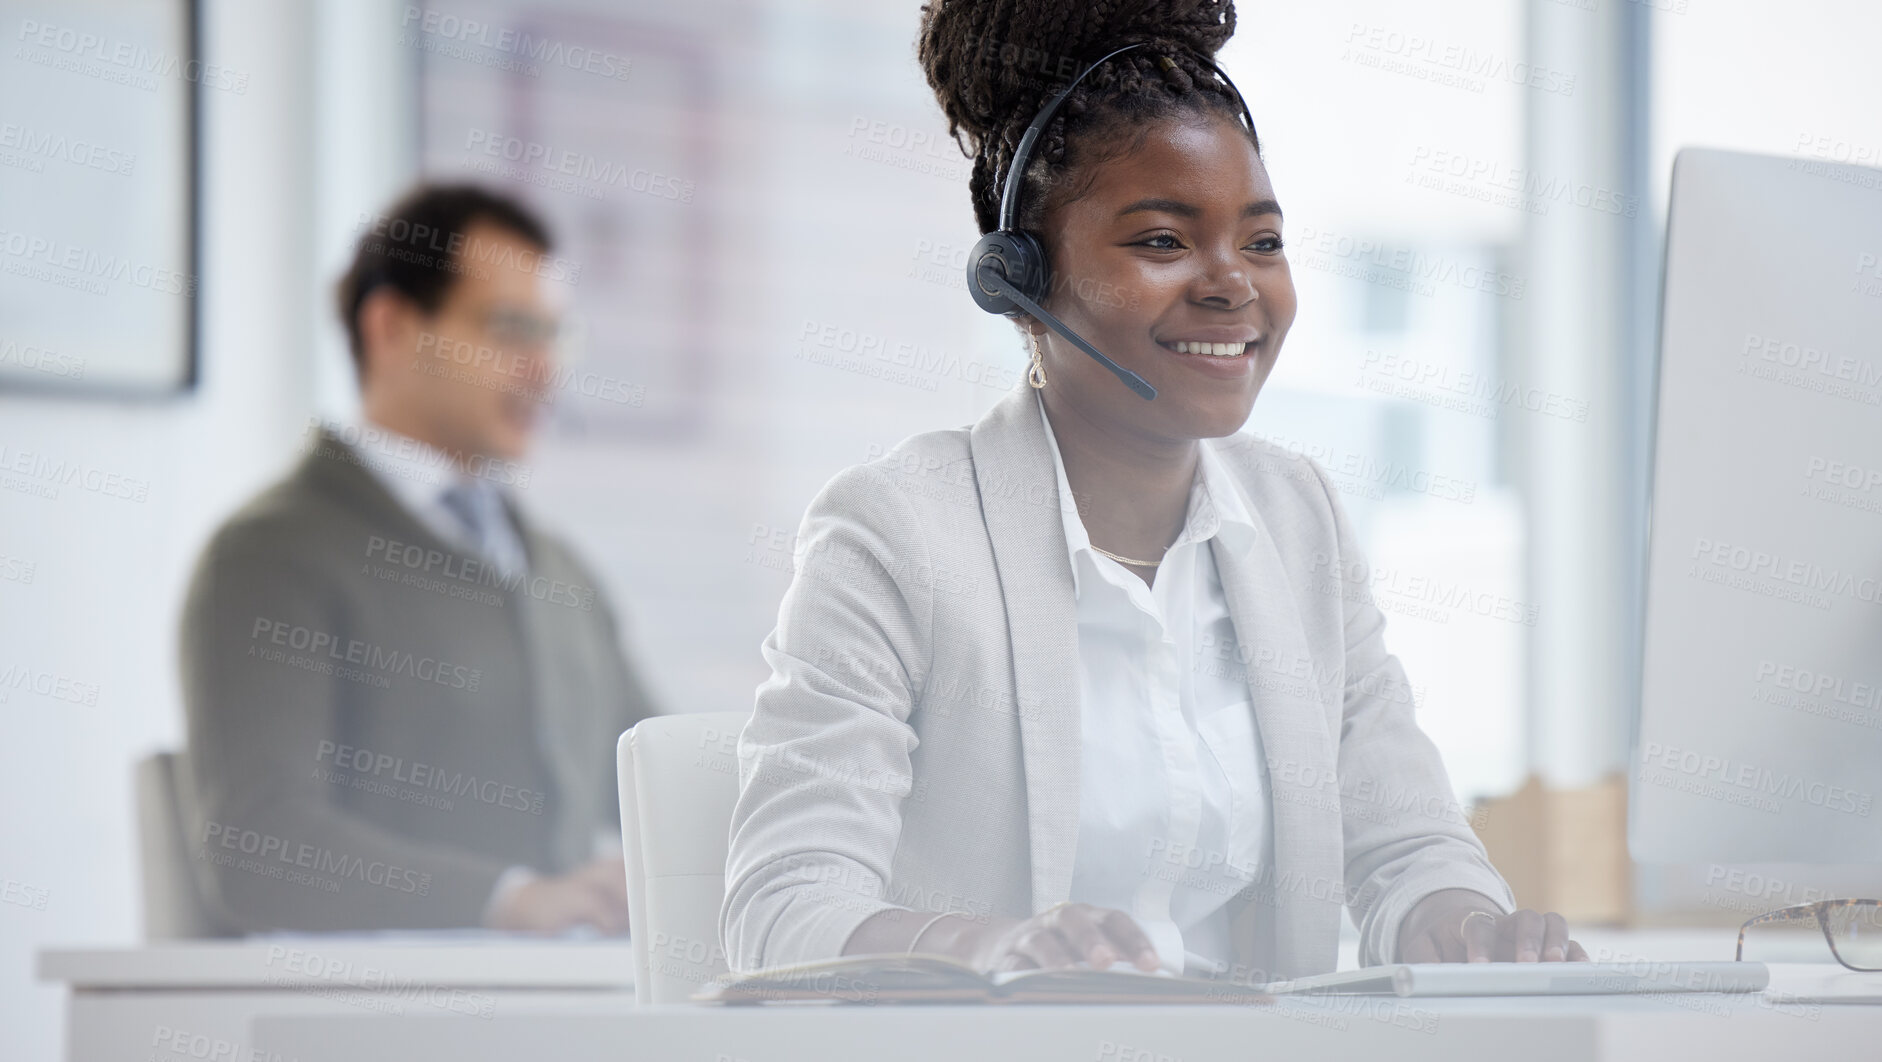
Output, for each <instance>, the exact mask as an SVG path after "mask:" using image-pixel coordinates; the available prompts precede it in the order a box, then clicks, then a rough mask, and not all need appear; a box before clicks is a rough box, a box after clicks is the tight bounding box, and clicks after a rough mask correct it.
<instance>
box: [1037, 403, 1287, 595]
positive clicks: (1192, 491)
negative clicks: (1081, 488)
mask: <svg viewBox="0 0 1882 1062" xmlns="http://www.w3.org/2000/svg"><path fill="white" fill-rule="evenodd" d="M1035 400H1036V401H1037V403H1038V406H1039V422H1040V424H1042V425H1044V427H1045V431H1046V449H1047V450H1050V451H1051V452H1052V468H1053V471H1054V472H1055V473H1056V474H1057V476H1058V486H1059V520H1060V523H1061V525H1062V526H1063V528H1064V530H1065V552H1066V556H1067V557H1068V558H1069V559H1070V560H1071V562H1072V594H1073V596H1074V597H1076V596H1077V594H1078V590H1079V568H1080V567H1081V565H1080V563H1079V560H1078V557H1079V554H1081V553H1083V554H1084V555H1085V557H1086V559H1087V560H1088V561H1092V560H1095V558H1096V551H1095V550H1093V549H1092V547H1091V536H1090V534H1089V533H1087V532H1086V531H1085V521H1084V518H1083V517H1082V516H1080V515H1079V514H1078V506H1077V503H1076V501H1075V499H1073V497H1072V485H1071V481H1070V480H1069V479H1067V478H1066V476H1065V459H1064V458H1063V457H1062V456H1061V455H1060V454H1059V441H1058V437H1057V436H1056V435H1054V434H1053V432H1052V420H1051V418H1050V417H1047V416H1046V404H1045V399H1044V398H1043V397H1041V396H1037V395H1035ZM1196 464H1197V467H1196V478H1195V480H1194V481H1193V482H1192V483H1191V484H1190V488H1189V510H1188V513H1187V515H1186V516H1185V518H1184V521H1183V530H1182V531H1181V532H1180V533H1179V534H1178V535H1177V536H1176V541H1175V542H1174V543H1171V546H1170V548H1171V549H1175V548H1176V547H1177V546H1178V545H1181V544H1183V543H1185V542H1196V543H1205V542H1207V541H1208V540H1209V539H1210V538H1213V537H1214V536H1216V535H1217V534H1221V535H1222V536H1223V538H1224V541H1225V542H1227V543H1228V544H1230V545H1241V544H1244V543H1245V542H1247V541H1248V538H1249V537H1252V536H1253V534H1254V532H1255V521H1254V517H1253V516H1251V515H1250V513H1249V510H1248V504H1247V501H1246V500H1245V499H1244V498H1243V497H1242V493H1241V491H1240V490H1238V489H1236V486H1235V481H1234V479H1233V477H1231V476H1230V475H1229V472H1228V468H1227V466H1225V465H1224V464H1223V463H1222V458H1221V455H1219V454H1217V453H1216V452H1215V447H1214V446H1212V445H1210V441H1209V440H1207V439H1204V440H1202V445H1201V456H1200V457H1199V458H1198V459H1197V463H1196Z"/></svg>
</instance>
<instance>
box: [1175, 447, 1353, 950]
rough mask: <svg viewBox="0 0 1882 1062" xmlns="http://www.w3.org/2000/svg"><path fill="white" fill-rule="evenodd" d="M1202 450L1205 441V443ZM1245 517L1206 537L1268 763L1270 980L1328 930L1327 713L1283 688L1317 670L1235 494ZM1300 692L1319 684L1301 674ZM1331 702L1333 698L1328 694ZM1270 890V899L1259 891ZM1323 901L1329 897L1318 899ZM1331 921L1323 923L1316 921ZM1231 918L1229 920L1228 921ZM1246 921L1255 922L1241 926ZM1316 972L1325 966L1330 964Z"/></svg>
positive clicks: (1260, 533) (1333, 873)
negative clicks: (1231, 535)
mask: <svg viewBox="0 0 1882 1062" xmlns="http://www.w3.org/2000/svg"><path fill="white" fill-rule="evenodd" d="M1203 445H1205V446H1207V445H1211V444H1210V443H1209V442H1207V441H1205V442H1204V444H1203ZM1243 500H1244V504H1246V505H1247V506H1248V511H1249V513H1250V515H1251V516H1252V517H1253V521H1254V524H1255V528H1256V531H1255V533H1254V534H1253V535H1246V536H1238V537H1237V538H1235V539H1231V540H1230V541H1228V542H1224V538H1223V536H1222V535H1217V536H1216V537H1215V538H1214V539H1212V540H1211V541H1210V548H1211V550H1212V552H1213V554H1214V556H1215V561H1216V569H1217V571H1218V572H1219V573H1220V574H1221V577H1222V589H1223V592H1224V595H1225V596H1226V597H1227V599H1228V605H1229V615H1230V616H1231V618H1232V619H1233V620H1234V622H1235V639H1236V641H1237V642H1238V643H1239V644H1238V649H1239V656H1238V658H1237V659H1238V660H1239V661H1240V662H1241V664H1242V667H1243V669H1244V671H1245V673H1246V675H1247V680H1248V696H1249V701H1250V703H1251V704H1252V705H1253V706H1254V713H1255V724H1256V726H1257V727H1258V728H1259V730H1260V734H1261V744H1262V752H1263V756H1264V758H1265V759H1266V760H1267V763H1268V771H1267V775H1268V793H1269V801H1268V803H1269V807H1270V809H1271V812H1272V815H1273V820H1272V821H1273V824H1274V865H1273V866H1272V867H1269V868H1267V869H1266V872H1265V873H1264V875H1263V877H1262V878H1260V879H1258V884H1261V885H1262V886H1263V887H1260V888H1258V889H1257V903H1261V904H1268V903H1271V905H1272V909H1273V913H1274V919H1273V931H1274V936H1273V939H1272V940H1271V941H1253V942H1251V944H1252V945H1254V946H1257V947H1260V948H1261V949H1263V950H1269V949H1271V950H1269V955H1268V956H1267V958H1268V960H1269V962H1271V963H1272V968H1271V970H1270V971H1269V972H1270V973H1271V975H1272V976H1274V977H1286V976H1293V974H1294V972H1295V971H1298V970H1302V969H1310V968H1317V964H1318V963H1320V961H1321V959H1322V957H1321V956H1318V955H1317V954H1315V953H1316V952H1317V950H1319V943H1324V942H1330V941H1333V940H1335V939H1336V938H1337V936H1338V916H1339V910H1340V905H1339V903H1338V902H1337V901H1338V900H1340V898H1341V897H1342V896H1343V890H1342V889H1341V888H1339V881H1340V877H1341V874H1342V861H1341V844H1342V841H1341V823H1340V815H1339V810H1338V808H1339V792H1338V789H1337V782H1336V780H1335V775H1334V771H1335V770H1336V768H1337V766H1338V763H1337V759H1336V757H1335V754H1334V747H1333V741H1332V737H1331V735H1330V734H1329V733H1328V730H1327V726H1328V723H1327V710H1326V707H1325V706H1324V704H1322V703H1321V701H1320V700H1319V699H1316V698H1314V697H1307V696H1302V695H1300V694H1299V693H1296V692H1291V691H1292V690H1295V689H1298V688H1299V686H1298V685H1297V683H1296V682H1294V681H1287V680H1286V676H1287V673H1288V670H1289V669H1291V668H1292V667H1294V666H1295V664H1296V662H1297V661H1303V660H1304V661H1307V662H1308V665H1307V666H1308V673H1309V675H1312V676H1318V675H1319V674H1320V673H1321V669H1320V667H1319V666H1318V665H1319V662H1318V661H1314V659H1313V656H1312V653H1311V652H1310V651H1309V649H1308V646H1307V636H1306V632H1305V631H1304V630H1303V629H1302V627H1301V622H1300V617H1299V615H1298V613H1297V612H1296V605H1295V597H1294V590H1293V587H1292V583H1293V580H1292V579H1291V578H1290V576H1289V574H1288V571H1287V567H1286V565H1285V564H1284V563H1283V561H1282V560H1281V556H1280V554H1279V553H1278V552H1277V551H1276V549H1275V546H1274V537H1273V536H1272V535H1271V534H1270V533H1269V532H1268V529H1267V526H1266V525H1265V524H1264V523H1263V522H1262V518H1261V514H1260V512H1259V510H1257V509H1256V508H1255V506H1254V503H1253V501H1252V499H1249V498H1248V497H1247V494H1246V492H1244V495H1243ZM1308 685H1309V688H1311V689H1315V690H1318V689H1320V686H1319V685H1318V684H1317V683H1316V682H1314V681H1313V680H1309V683H1308ZM1331 695H1332V696H1335V697H1336V698H1337V696H1338V694H1337V693H1334V694H1331ZM1270 895H1272V900H1271V901H1270V900H1269V899H1268V897H1269V896H1270ZM1329 899H1331V900H1333V901H1335V902H1333V903H1328V902H1327V901H1328V900H1329ZM1329 918H1331V919H1332V925H1331V927H1330V928H1329V927H1328V926H1326V925H1322V924H1321V923H1323V922H1326V921H1327V920H1328V919H1329ZM1238 921H1239V919H1238ZM1247 924H1248V925H1250V926H1254V925H1259V924H1260V922H1259V921H1258V920H1257V921H1253V922H1249V923H1247ZM1326 969H1332V966H1331V964H1330V962H1329V963H1328V964H1327V965H1326Z"/></svg>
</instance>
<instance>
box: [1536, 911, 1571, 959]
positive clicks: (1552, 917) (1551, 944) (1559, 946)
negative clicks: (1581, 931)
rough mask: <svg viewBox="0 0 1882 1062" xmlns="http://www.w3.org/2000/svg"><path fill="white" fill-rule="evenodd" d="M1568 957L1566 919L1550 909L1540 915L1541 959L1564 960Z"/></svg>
mask: <svg viewBox="0 0 1882 1062" xmlns="http://www.w3.org/2000/svg"><path fill="white" fill-rule="evenodd" d="M1567 959H1568V919H1566V918H1563V917H1562V916H1561V915H1559V914H1556V913H1555V912H1554V911H1550V912H1549V913H1548V914H1545V915H1543V916H1542V961H1543V962H1565V961H1567Z"/></svg>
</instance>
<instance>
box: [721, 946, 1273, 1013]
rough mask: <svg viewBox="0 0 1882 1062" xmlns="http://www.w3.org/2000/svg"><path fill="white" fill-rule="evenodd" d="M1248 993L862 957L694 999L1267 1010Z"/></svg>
mask: <svg viewBox="0 0 1882 1062" xmlns="http://www.w3.org/2000/svg"><path fill="white" fill-rule="evenodd" d="M1269 998H1270V997H1269V996H1268V995H1267V994H1266V993H1263V992H1261V991H1259V990H1258V989H1253V988H1250V987H1248V986H1247V985H1237V984H1231V983H1229V982H1226V981H1207V980H1202V979H1200V978H1190V977H1176V976H1173V975H1170V974H1164V973H1155V974H1147V973H1143V972H1141V971H1139V970H1136V969H1133V968H1131V967H1127V966H1124V965H1122V964H1120V965H1118V966H1114V967H1112V968H1111V969H1109V970H1092V969H1086V968H1084V967H1065V968H1062V969H1057V970H1016V971H1013V972H1011V973H998V974H982V973H981V972H979V971H978V970H975V969H974V968H973V967H971V966H968V965H966V964H965V963H961V962H957V961H955V960H953V959H950V958H946V957H944V956H940V955H908V956H903V955H863V956H856V957H853V958H847V959H830V960H827V961H824V962H810V963H803V964H801V965H798V966H777V967H772V968H771V969H768V970H764V971H762V972H760V973H755V974H749V975H746V976H742V977H740V976H733V977H729V978H726V979H723V980H720V981H717V982H714V983H713V984H709V985H707V986H706V987H705V988H704V989H703V990H701V991H699V992H696V993H694V995H693V999H695V1000H698V1001H700V1002H707V1003H771V1002H787V1001H790V1002H803V1001H811V1000H816V1001H823V1002H839V1003H1244V1004H1246V1003H1266V1002H1268V1001H1269Z"/></svg>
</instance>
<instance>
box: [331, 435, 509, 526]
mask: <svg viewBox="0 0 1882 1062" xmlns="http://www.w3.org/2000/svg"><path fill="white" fill-rule="evenodd" d="M348 437H350V438H352V439H357V440H358V441H357V442H355V443H354V444H353V452H354V453H356V454H358V455H359V459H360V463H361V464H363V465H365V466H366V467H367V468H368V469H370V470H371V471H372V473H373V475H374V477H375V478H377V479H378V480H379V482H380V484H381V485H382V486H384V487H385V488H386V491H387V492H388V493H390V494H391V495H392V496H393V497H394V498H396V499H398V501H399V504H401V505H403V506H405V508H406V510H407V511H409V512H413V513H423V512H425V511H427V510H428V509H430V508H431V507H433V506H435V505H437V504H438V499H439V498H440V497H441V496H442V495H443V494H444V492H445V491H447V490H449V489H451V487H453V486H454V485H456V484H459V483H464V482H470V483H472V484H473V486H474V485H476V484H477V483H478V482H479V481H478V480H476V479H475V477H471V476H467V475H465V474H464V473H462V472H460V471H458V468H457V462H456V460H455V459H454V458H452V456H451V455H450V454H449V453H448V452H446V451H444V450H441V449H439V448H438V447H436V446H433V445H431V444H430V443H427V442H423V441H421V440H418V439H414V438H412V437H411V436H409V435H406V434H404V433H403V432H398V431H394V430H392V429H391V428H388V427H386V426H385V425H383V424H380V423H378V422H377V421H373V420H368V419H364V418H362V419H360V420H359V421H358V422H357V423H355V424H354V425H353V427H352V430H351V431H349V432H348Z"/></svg>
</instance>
